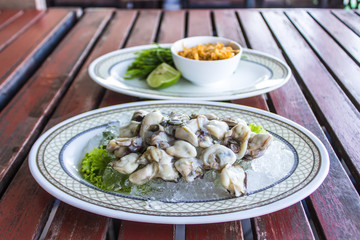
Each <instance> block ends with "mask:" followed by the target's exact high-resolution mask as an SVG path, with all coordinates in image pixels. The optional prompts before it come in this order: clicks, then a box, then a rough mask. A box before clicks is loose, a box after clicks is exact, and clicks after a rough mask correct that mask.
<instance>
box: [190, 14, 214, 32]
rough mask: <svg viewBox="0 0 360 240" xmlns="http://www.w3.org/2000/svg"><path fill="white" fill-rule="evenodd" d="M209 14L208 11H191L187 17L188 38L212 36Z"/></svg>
mask: <svg viewBox="0 0 360 240" xmlns="http://www.w3.org/2000/svg"><path fill="white" fill-rule="evenodd" d="M210 14H211V12H210V11H209V10H191V11H189V17H188V33H187V35H188V36H189V37H193V36H212V35H213V31H212V25H211V15H210Z"/></svg>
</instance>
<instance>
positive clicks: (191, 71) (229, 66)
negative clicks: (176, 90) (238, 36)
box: [171, 36, 242, 86]
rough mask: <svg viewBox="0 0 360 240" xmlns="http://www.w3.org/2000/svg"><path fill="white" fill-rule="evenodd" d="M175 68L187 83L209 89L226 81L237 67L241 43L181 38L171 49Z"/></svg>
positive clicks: (207, 37)
mask: <svg viewBox="0 0 360 240" xmlns="http://www.w3.org/2000/svg"><path fill="white" fill-rule="evenodd" d="M171 53H172V56H173V59H174V64H175V66H176V68H177V69H178V70H179V71H180V72H181V74H182V76H183V77H184V78H186V79H187V80H189V81H191V82H193V83H194V84H196V85H200V86H209V85H213V84H216V83H219V82H222V81H224V80H226V79H227V78H228V77H230V76H231V75H232V74H233V73H234V71H235V70H236V68H237V67H238V65H239V61H240V58H241V54H242V47H241V46H240V44H238V43H236V42H234V41H232V40H230V39H226V38H222V37H212V36H198V37H189V38H184V39H181V40H179V41H177V42H175V43H174V44H173V45H172V46H171Z"/></svg>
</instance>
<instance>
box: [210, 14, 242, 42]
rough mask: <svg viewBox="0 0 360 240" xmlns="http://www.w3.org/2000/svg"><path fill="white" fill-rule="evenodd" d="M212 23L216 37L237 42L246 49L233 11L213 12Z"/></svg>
mask: <svg viewBox="0 0 360 240" xmlns="http://www.w3.org/2000/svg"><path fill="white" fill-rule="evenodd" d="M213 12H214V22H215V29H216V31H217V35H218V36H221V37H225V38H228V39H231V40H234V41H236V42H238V43H239V44H240V45H241V46H243V47H246V41H245V38H244V35H243V34H242V31H241V28H240V25H239V21H238V19H237V16H236V11H234V10H214V11H213Z"/></svg>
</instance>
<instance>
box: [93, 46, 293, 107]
mask: <svg viewBox="0 0 360 240" xmlns="http://www.w3.org/2000/svg"><path fill="white" fill-rule="evenodd" d="M159 45H160V46H162V47H170V46H171V44H159ZM154 47H156V45H154V44H152V45H141V46H136V47H129V48H124V49H119V50H115V51H112V52H109V53H107V54H104V55H102V56H100V57H98V58H97V59H95V60H94V61H93V62H91V64H90V65H89V68H88V73H89V75H90V77H91V79H92V80H93V81H95V82H96V83H97V84H99V85H100V86H102V87H104V88H107V89H109V90H112V91H115V92H119V93H123V94H126V95H130V96H135V97H142V98H149V99H161V100H169V99H170V100H171V99H173V100H182V99H184V98H186V100H190V99H191V100H202V101H208V100H215V101H216V100H217V101H220V100H233V99H241V98H247V97H253V96H257V95H260V94H263V93H267V92H270V91H273V90H275V89H277V88H280V87H281V86H283V85H284V84H286V83H287V82H288V80H289V79H290V76H291V69H290V67H289V66H288V65H287V64H286V63H284V62H283V61H282V60H280V59H278V58H276V57H274V56H272V55H270V54H267V53H264V52H261V51H257V50H252V49H244V50H243V55H244V56H248V57H251V56H253V57H252V58H251V59H245V60H246V61H250V62H253V63H256V64H260V65H261V66H263V67H265V68H267V69H269V70H270V71H271V72H272V75H274V70H273V69H272V68H270V67H269V66H266V65H264V64H263V63H260V62H258V60H255V58H261V59H266V60H267V61H268V62H272V63H273V64H275V65H276V66H277V67H279V68H281V69H282V71H283V74H282V75H283V76H281V77H280V78H274V79H271V78H272V77H271V78H270V79H271V81H273V82H274V83H271V84H270V85H269V86H263V87H261V88H259V89H256V88H254V87H251V88H247V89H242V90H240V91H239V90H229V91H222V92H219V93H218V94H214V93H213V92H211V93H208V94H205V95H197V96H181V95H179V94H180V93H179V94H175V93H169V92H162V91H161V90H156V89H150V88H149V89H145V88H137V87H132V86H128V85H125V84H124V86H123V87H120V86H112V85H111V84H107V83H106V79H104V77H103V76H101V75H102V74H99V73H98V72H99V71H98V69H99V68H100V66H101V65H102V64H103V62H106V61H109V59H111V58H114V57H117V56H119V55H126V54H131V53H133V52H136V51H140V50H143V49H147V48H154ZM253 58H254V59H253ZM243 61H244V60H243ZM113 66H114V65H111V66H110V67H109V68H107V69H108V70H107V71H109V70H110V69H111V67H113Z"/></svg>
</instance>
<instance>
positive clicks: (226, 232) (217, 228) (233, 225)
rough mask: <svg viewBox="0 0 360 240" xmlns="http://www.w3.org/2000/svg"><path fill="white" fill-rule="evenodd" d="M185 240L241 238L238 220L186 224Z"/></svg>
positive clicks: (237, 239)
mask: <svg viewBox="0 0 360 240" xmlns="http://www.w3.org/2000/svg"><path fill="white" fill-rule="evenodd" d="M185 238H186V239H187V240H203V239H211V240H222V239H232V240H240V239H243V232H242V227H241V222H240V221H234V222H227V223H214V224H196V225H186V237H185Z"/></svg>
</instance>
